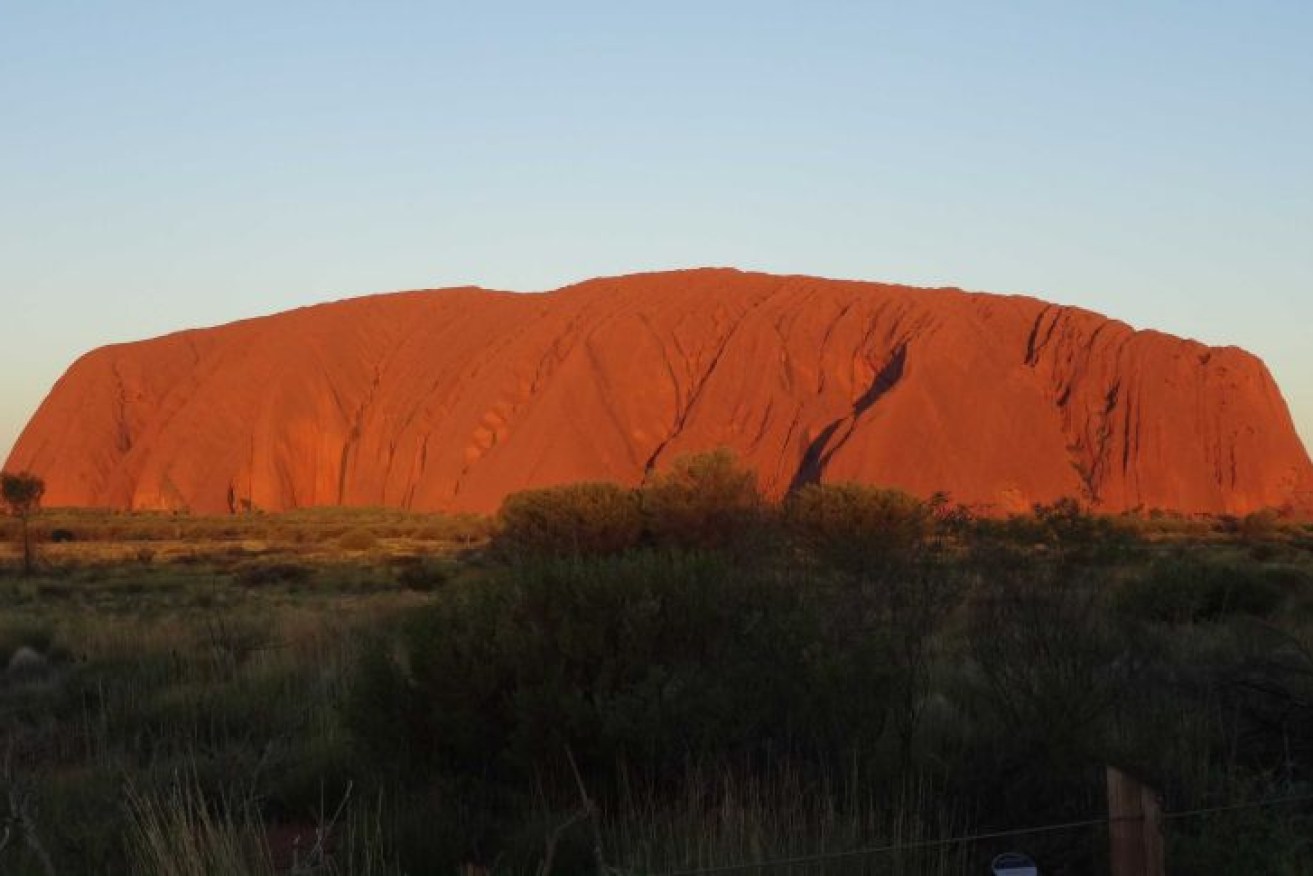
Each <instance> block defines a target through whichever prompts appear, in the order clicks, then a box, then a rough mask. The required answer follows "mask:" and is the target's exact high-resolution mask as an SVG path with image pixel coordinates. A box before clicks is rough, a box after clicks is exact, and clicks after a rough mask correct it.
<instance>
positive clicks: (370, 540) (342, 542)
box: [337, 527, 378, 551]
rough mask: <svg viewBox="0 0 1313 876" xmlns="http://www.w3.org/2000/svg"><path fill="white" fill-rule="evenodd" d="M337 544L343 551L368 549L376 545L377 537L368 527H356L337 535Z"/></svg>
mask: <svg viewBox="0 0 1313 876" xmlns="http://www.w3.org/2000/svg"><path fill="white" fill-rule="evenodd" d="M337 546H338V547H340V548H342V550H344V551H369V550H373V549H374V548H375V547H377V546H378V539H377V538H376V537H375V536H374V533H372V532H370V531H369V530H368V529H365V528H363V527H356V528H355V529H348V530H347V531H346V532H344V533H342V534H341V535H340V536H338V539H337Z"/></svg>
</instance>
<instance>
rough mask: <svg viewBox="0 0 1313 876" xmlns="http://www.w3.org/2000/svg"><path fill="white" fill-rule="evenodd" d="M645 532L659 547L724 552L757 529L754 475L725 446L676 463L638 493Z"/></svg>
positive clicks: (758, 501) (760, 511)
mask: <svg viewBox="0 0 1313 876" xmlns="http://www.w3.org/2000/svg"><path fill="white" fill-rule="evenodd" d="M642 505H643V517H644V521H645V523H646V526H647V531H648V534H649V535H650V537H651V538H652V540H653V541H654V542H655V543H656V544H658V545H672V546H678V547H683V548H723V547H726V546H729V545H731V544H733V543H735V542H738V541H741V540H742V539H743V538H744V537H746V536H748V535H750V534H751V533H752V532H753V531H754V530H757V531H760V529H761V527H762V524H763V522H764V517H765V514H764V513H763V512H764V508H763V504H762V499H761V493H760V492H759V491H758V489H757V474H756V472H754V471H753V470H751V469H748V468H743V467H740V466H739V464H738V461H737V460H736V458H735V456H734V454H733V452H732V451H730V450H727V449H725V448H720V449H718V450H713V451H710V452H708V453H697V454H692V455H688V456H681V457H678V458H677V459H675V461H674V462H673V463H672V465H671V467H670V468H669V469H668V470H666V471H663V472H659V473H657V474H654V475H653V476H652V477H651V478H650V479H649V480H648V482H647V483H646V484H644V485H643V489H642Z"/></svg>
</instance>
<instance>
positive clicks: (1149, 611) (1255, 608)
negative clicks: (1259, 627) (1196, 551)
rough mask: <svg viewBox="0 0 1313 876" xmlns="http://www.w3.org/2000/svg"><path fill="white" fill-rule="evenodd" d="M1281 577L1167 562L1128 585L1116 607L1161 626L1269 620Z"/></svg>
mask: <svg viewBox="0 0 1313 876" xmlns="http://www.w3.org/2000/svg"><path fill="white" fill-rule="evenodd" d="M1281 575H1282V573H1280V572H1276V573H1269V571H1268V570H1265V569H1263V568H1261V567H1256V566H1252V565H1244V566H1241V565H1227V564H1218V563H1210V562H1201V561H1198V560H1192V559H1187V558H1180V559H1173V560H1165V561H1160V562H1157V563H1155V564H1153V565H1152V566H1151V567H1150V568H1149V569H1148V571H1147V572H1146V573H1144V574H1142V575H1138V576H1136V577H1134V578H1131V579H1130V580H1128V581H1127V582H1125V583H1124V584H1123V585H1122V586H1121V588H1120V589H1119V590H1118V591H1117V592H1116V594H1115V596H1114V604H1115V605H1116V607H1117V608H1118V609H1119V610H1120V611H1121V612H1122V613H1123V614H1125V615H1127V616H1130V617H1135V618H1139V619H1141V620H1148V621H1155V622H1159V623H1178V624H1182V623H1194V622H1200V621H1214V620H1220V619H1223V618H1226V617H1230V616H1233V615H1250V616H1256V617H1266V616H1268V615H1270V614H1272V613H1273V612H1274V611H1276V610H1277V609H1278V608H1279V607H1280V606H1281V603H1282V601H1283V600H1284V599H1285V596H1286V591H1287V589H1288V588H1287V587H1286V586H1283V582H1282V577H1281Z"/></svg>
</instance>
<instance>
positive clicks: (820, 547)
mask: <svg viewBox="0 0 1313 876" xmlns="http://www.w3.org/2000/svg"><path fill="white" fill-rule="evenodd" d="M785 520H786V522H787V523H788V526H789V529H790V531H791V532H793V533H794V535H795V537H797V538H798V539H799V540H800V541H801V542H802V543H803V544H804V545H805V546H807V547H808V548H810V549H811V550H813V551H814V552H815V553H817V554H818V555H819V556H821V557H823V558H825V559H827V560H830V561H832V562H835V563H837V564H840V565H854V564H855V565H859V566H860V565H864V564H869V563H871V562H878V561H880V560H887V559H891V558H896V557H898V556H901V555H905V554H907V553H909V552H911V551H913V550H914V549H916V548H918V547H921V546H922V545H923V544H924V543H925V540H926V539H927V538H928V537H929V536H930V534H931V532H932V530H933V527H934V519H933V515H932V512H931V509H930V507H929V506H928V505H926V504H925V503H923V502H921V501H919V500H917V499H915V498H913V497H912V496H909V495H908V494H906V493H903V492H900V491H898V490H883V489H879V488H877V487H869V486H865V485H863V484H856V483H845V484H811V485H808V486H806V487H803V488H802V489H801V490H799V491H798V492H796V493H794V494H793V495H792V496H790V497H789V499H788V502H787V503H786V505H785Z"/></svg>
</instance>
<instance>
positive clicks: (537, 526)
mask: <svg viewBox="0 0 1313 876" xmlns="http://www.w3.org/2000/svg"><path fill="white" fill-rule="evenodd" d="M498 520H499V523H500V529H499V531H498V532H497V535H496V537H495V539H494V546H495V547H496V549H497V550H498V551H499V552H501V553H503V554H509V555H520V554H525V555H536V556H568V555H574V554H610V553H616V552H618V551H623V550H626V549H628V548H631V547H634V546H635V545H637V544H638V539H639V536H640V535H641V534H642V530H643V517H642V513H641V511H640V509H639V503H638V495H637V493H635V492H634V491H633V490H629V489H626V488H624V487H621V486H619V485H618V484H609V483H581V484H569V485H566V486H561V487H547V488H545V489H540V490H525V491H523V492H519V493H513V494H511V495H510V496H507V497H506V499H505V501H504V502H503V503H502V507H501V512H500V513H499V515H498Z"/></svg>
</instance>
